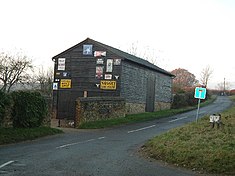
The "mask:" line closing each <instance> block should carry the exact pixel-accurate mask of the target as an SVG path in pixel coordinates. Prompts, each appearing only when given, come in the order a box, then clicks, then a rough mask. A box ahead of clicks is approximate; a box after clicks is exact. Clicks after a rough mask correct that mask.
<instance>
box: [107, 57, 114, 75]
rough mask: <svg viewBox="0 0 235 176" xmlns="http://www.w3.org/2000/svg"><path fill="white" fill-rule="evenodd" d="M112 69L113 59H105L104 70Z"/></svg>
mask: <svg viewBox="0 0 235 176" xmlns="http://www.w3.org/2000/svg"><path fill="white" fill-rule="evenodd" d="M112 71H113V59H107V65H106V72H112Z"/></svg>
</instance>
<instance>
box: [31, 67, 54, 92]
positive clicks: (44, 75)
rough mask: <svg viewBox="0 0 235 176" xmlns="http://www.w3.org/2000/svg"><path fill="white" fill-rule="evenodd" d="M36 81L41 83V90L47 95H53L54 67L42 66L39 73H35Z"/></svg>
mask: <svg viewBox="0 0 235 176" xmlns="http://www.w3.org/2000/svg"><path fill="white" fill-rule="evenodd" d="M35 79H36V80H35V82H36V83H38V84H39V90H40V91H41V92H42V93H43V94H45V95H47V96H51V93H52V82H53V69H52V68H48V70H45V69H44V67H43V66H42V67H41V68H39V71H38V74H37V75H35Z"/></svg>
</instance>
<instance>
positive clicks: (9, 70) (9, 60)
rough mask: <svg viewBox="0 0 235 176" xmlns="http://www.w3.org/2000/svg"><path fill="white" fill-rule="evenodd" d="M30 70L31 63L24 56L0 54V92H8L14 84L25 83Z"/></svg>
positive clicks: (19, 54)
mask: <svg viewBox="0 0 235 176" xmlns="http://www.w3.org/2000/svg"><path fill="white" fill-rule="evenodd" d="M32 68H33V66H32V61H31V60H30V59H29V58H28V57H27V56H26V55H23V54H21V53H19V52H18V53H16V54H9V53H5V52H2V53H0V84H1V88H0V90H1V91H4V92H9V91H10V89H11V88H12V86H13V85H15V84H16V83H26V82H27V81H28V79H29V77H30V75H29V73H28V71H29V70H30V69H32Z"/></svg>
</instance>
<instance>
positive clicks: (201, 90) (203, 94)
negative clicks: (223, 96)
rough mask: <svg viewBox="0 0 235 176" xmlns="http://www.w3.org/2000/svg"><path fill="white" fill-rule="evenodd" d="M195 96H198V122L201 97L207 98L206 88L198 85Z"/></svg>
mask: <svg viewBox="0 0 235 176" xmlns="http://www.w3.org/2000/svg"><path fill="white" fill-rule="evenodd" d="M194 98H198V106H197V115H196V122H197V119H198V114H199V111H200V102H201V99H205V98H206V88H202V87H196V88H195V94H194Z"/></svg>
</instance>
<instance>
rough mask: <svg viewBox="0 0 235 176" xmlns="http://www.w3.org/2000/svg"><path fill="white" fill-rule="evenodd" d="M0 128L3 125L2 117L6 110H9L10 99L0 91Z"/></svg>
mask: <svg viewBox="0 0 235 176" xmlns="http://www.w3.org/2000/svg"><path fill="white" fill-rule="evenodd" d="M0 97H1V98H0V127H1V126H2V124H3V121H4V117H5V115H6V111H7V108H9V106H10V104H11V99H10V96H9V94H7V93H5V92H2V91H0Z"/></svg>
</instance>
